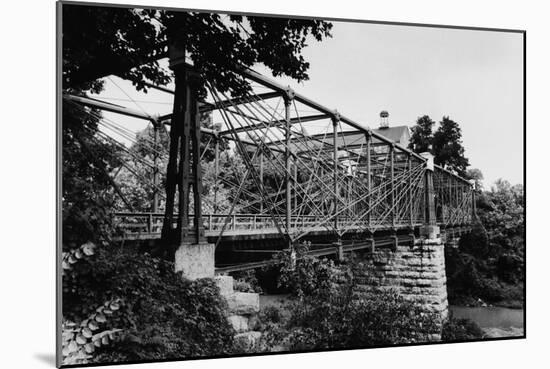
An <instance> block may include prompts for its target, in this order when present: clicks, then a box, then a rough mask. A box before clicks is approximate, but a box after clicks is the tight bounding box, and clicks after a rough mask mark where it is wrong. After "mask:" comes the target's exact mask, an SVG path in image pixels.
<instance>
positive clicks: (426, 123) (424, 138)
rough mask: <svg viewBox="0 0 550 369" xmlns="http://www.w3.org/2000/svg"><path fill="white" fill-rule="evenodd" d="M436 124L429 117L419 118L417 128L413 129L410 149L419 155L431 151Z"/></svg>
mask: <svg viewBox="0 0 550 369" xmlns="http://www.w3.org/2000/svg"><path fill="white" fill-rule="evenodd" d="M434 124H435V122H434V121H433V120H432V119H431V118H430V117H429V116H427V115H424V116H422V117H419V118H418V119H417V120H416V126H414V127H412V129H411V132H412V133H411V140H410V143H409V149H411V150H413V151H414V152H417V153H421V152H427V151H431V150H430V146H431V145H432V141H433V126H434Z"/></svg>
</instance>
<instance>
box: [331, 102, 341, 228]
mask: <svg viewBox="0 0 550 369" xmlns="http://www.w3.org/2000/svg"><path fill="white" fill-rule="evenodd" d="M338 122H340V114H338V112H335V113H334V115H333V116H332V159H333V168H332V170H333V173H332V175H333V181H334V196H333V197H334V214H337V213H338V140H337V137H338ZM334 230H335V232H336V233H338V215H335V216H334Z"/></svg>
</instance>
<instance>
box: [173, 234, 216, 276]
mask: <svg viewBox="0 0 550 369" xmlns="http://www.w3.org/2000/svg"><path fill="white" fill-rule="evenodd" d="M214 248H215V245H214V244H211V243H200V244H183V245H181V246H180V247H179V248H178V249H177V250H176V255H175V270H176V272H182V274H183V276H184V277H185V278H187V279H191V280H194V279H199V278H214Z"/></svg>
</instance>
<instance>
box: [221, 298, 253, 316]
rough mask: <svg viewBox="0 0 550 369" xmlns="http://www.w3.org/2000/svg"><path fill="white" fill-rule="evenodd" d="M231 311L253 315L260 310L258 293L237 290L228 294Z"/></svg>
mask: <svg viewBox="0 0 550 369" xmlns="http://www.w3.org/2000/svg"><path fill="white" fill-rule="evenodd" d="M226 299H227V305H228V307H229V312H230V313H231V314H234V315H251V314H256V313H258V312H259V311H260V295H259V294H258V293H249V292H235V293H232V294H231V295H229V296H226Z"/></svg>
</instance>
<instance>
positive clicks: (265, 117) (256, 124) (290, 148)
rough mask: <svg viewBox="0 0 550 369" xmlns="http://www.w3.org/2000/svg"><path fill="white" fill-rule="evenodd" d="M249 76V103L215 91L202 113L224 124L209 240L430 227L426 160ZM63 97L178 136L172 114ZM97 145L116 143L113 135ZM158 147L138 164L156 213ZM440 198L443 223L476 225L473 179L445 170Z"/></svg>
mask: <svg viewBox="0 0 550 369" xmlns="http://www.w3.org/2000/svg"><path fill="white" fill-rule="evenodd" d="M243 75H244V76H245V77H246V78H248V79H249V80H250V82H251V83H252V85H253V87H254V88H253V90H252V91H251V92H250V93H249V94H248V95H246V96H244V97H238V98H234V97H232V96H228V95H227V94H225V93H222V92H220V91H218V90H217V89H216V86H215V84H214V83H210V84H209V86H208V89H209V94H208V97H207V99H206V100H205V101H202V102H200V103H199V106H198V110H199V111H200V112H201V113H211V114H212V117H213V118H214V120H215V121H216V122H217V123H221V124H219V125H218V128H217V129H206V128H202V129H201V132H202V134H203V135H208V136H209V137H210V139H211V140H212V141H213V142H214V143H215V159H214V161H215V165H214V167H215V184H214V186H212V189H213V191H214V192H215V193H214V196H213V197H212V196H211V197H208V198H209V200H208V199H206V198H205V197H203V198H202V208H203V209H211V210H210V211H206V212H203V213H202V215H201V220H202V223H203V224H202V226H203V227H204V229H205V232H206V235H207V236H208V237H215V238H216V239H217V241H216V242H220V240H221V239H222V238H223V237H224V236H234V235H239V234H250V235H253V234H263V235H271V236H272V237H282V238H284V239H286V240H288V242H289V243H290V244H292V243H295V242H298V241H300V240H301V239H303V238H304V237H307V236H308V235H311V234H320V233H321V234H322V233H326V234H331V235H334V236H336V238H338V239H341V238H343V237H345V236H346V235H349V234H351V233H358V232H361V233H362V232H367V233H371V234H374V233H375V232H377V231H380V230H390V231H397V230H403V229H409V230H414V229H415V228H416V227H419V226H421V225H424V224H427V223H428V221H427V219H426V217H427V216H429V215H426V213H427V212H426V207H427V203H426V194H427V188H426V184H427V183H428V182H426V172H427V171H428V170H430V169H429V168H428V167H427V159H426V158H425V157H423V156H420V155H418V154H416V153H414V152H411V151H410V150H408V149H407V148H405V147H402V146H400V145H399V144H397V143H394V142H391V141H390V140H389V139H387V138H386V137H384V136H382V135H380V134H377V133H376V132H374V131H372V130H371V129H369V128H367V127H364V126H363V125H361V124H359V123H357V122H355V121H353V120H351V119H349V118H347V117H345V116H343V115H341V114H340V113H338V112H337V111H336V110H331V109H328V108H326V107H324V106H322V105H321V104H318V103H316V102H314V101H312V100H310V99H308V98H306V97H305V96H302V95H300V94H298V93H296V92H294V91H293V90H291V89H290V88H288V87H285V86H282V85H279V84H278V83H276V82H274V81H272V80H270V79H268V78H266V77H264V76H262V75H260V74H258V73H256V72H254V71H251V70H246V71H243ZM152 87H154V86H152ZM155 88H156V87H155ZM159 89H162V91H164V92H166V93H169V94H173V92H172V91H170V90H168V89H166V88H159ZM63 97H64V102H65V103H67V104H72V105H74V106H76V107H79V108H80V109H82V110H83V111H86V112H87V113H89V114H94V110H91V109H89V108H90V107H93V108H96V109H101V110H106V111H110V112H114V113H118V114H123V115H128V116H131V117H134V118H140V119H144V120H147V121H149V122H150V123H151V124H152V125H153V126H154V127H155V132H157V130H159V129H170V128H169V127H170V124H171V118H172V117H171V114H168V115H164V116H158V115H153V114H147V113H145V112H141V111H136V110H133V109H131V108H127V107H123V106H119V105H114V104H111V103H108V102H105V101H102V100H101V99H91V98H89V97H86V96H74V95H70V94H68V93H66V94H64V96H63ZM99 118H101V117H99ZM100 122H101V124H102V125H103V126H104V127H107V128H109V129H110V130H111V131H117V130H118V134H121V133H120V131H124V129H125V128H124V127H122V126H121V125H118V124H117V123H116V122H113V121H109V120H106V119H103V118H101V120H100ZM127 133H128V132H127ZM90 134H92V135H94V133H93V132H91V133H90ZM130 135H131V134H130ZM156 137H157V136H155V140H156V139H157V138H156ZM94 138H95V139H98V140H101V141H102V142H109V143H116V142H115V141H116V140H114V139H113V137H112V136H110V135H109V130H108V129H103V130H100V131H98V132H97V133H95V135H94ZM155 140H153V141H152V142H151V143H150V144H151V148H152V150H153V152H154V153H155V156H154V158H155V160H154V161H148V160H146V159H143V158H139V160H141V161H142V162H143V164H144V165H146V166H147V165H148V166H151V168H154V176H153V177H151V178H140V180H142V181H143V182H144V183H147V184H148V185H152V186H153V187H154V188H155V191H154V193H155V195H154V197H155V198H154V199H153V201H154V204H155V205H157V204H158V197H159V196H163V189H162V188H160V186H159V180H158V176H159V173H160V171H162V170H165V168H159V167H158V164H157V159H158V158H161V157H163V156H164V155H168V152H167V150H166V148H162V147H160V146H159V145H158V142H156V141H155ZM221 140H227V141H228V142H231V144H230V147H231V148H233V150H234V152H236V155H237V156H238V158H239V160H238V162H239V163H240V165H242V166H243V167H244V169H245V170H244V171H241V173H240V177H239V178H237V179H234V178H233V179H230V178H228V177H227V176H224V175H222V173H220V167H219V161H220V160H221V159H220V151H219V142H220V141H221ZM118 145H119V146H120V147H121V148H123V149H125V147H124V145H122V144H118ZM203 156H204V152H203V153H202V154H201V159H202V158H203ZM226 162H229V161H226ZM235 162H237V161H235ZM128 168H129V170H131V166H128ZM226 170H227V168H226ZM136 175H138V174H137V171H136ZM222 187H223V188H228V189H230V193H231V196H230V197H231V207H230V209H229V210H228V211H225V212H219V211H216V210H217V199H218V196H219V195H218V191H219V190H220V188H222ZM433 194H434V199H435V201H434V202H435V220H436V222H437V224H439V225H441V226H444V227H454V226H463V225H468V224H470V223H471V222H472V220H473V219H472V216H473V211H474V207H473V188H472V184H471V183H470V182H469V181H467V180H465V179H464V178H461V177H459V176H457V175H456V174H454V173H452V172H450V171H447V170H445V169H443V168H441V167H439V166H437V165H436V166H434V168H433ZM212 198H213V199H214V200H212ZM132 210H134V209H132ZM151 210H152V211H151ZM191 211H192V210H191ZM164 215H165V213H164V212H161V211H160V210H159V209H158V208H157V206H153V207H152V209H148V210H146V209H137V210H134V211H128V212H121V213H116V214H115V221H116V222H117V224H118V226H119V227H120V228H121V229H122V230H123V232H124V234H125V237H127V238H154V237H158V236H159V235H160V233H161V228H162V224H163V217H164ZM187 219H188V222H189V227H193V222H195V221H196V217H194V216H193V214H189V216H188V217H187Z"/></svg>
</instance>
